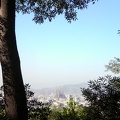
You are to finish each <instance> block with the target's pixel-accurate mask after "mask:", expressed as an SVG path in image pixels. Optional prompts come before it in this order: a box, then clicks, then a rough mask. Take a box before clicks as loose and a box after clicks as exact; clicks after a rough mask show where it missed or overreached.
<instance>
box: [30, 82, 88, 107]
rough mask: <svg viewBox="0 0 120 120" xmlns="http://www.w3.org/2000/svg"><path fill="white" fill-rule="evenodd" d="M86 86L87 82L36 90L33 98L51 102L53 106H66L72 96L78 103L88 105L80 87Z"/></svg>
mask: <svg viewBox="0 0 120 120" xmlns="http://www.w3.org/2000/svg"><path fill="white" fill-rule="evenodd" d="M81 86H82V87H86V84H84V83H82V84H77V85H65V86H61V87H56V88H46V89H41V90H37V91H35V95H34V97H33V98H32V99H36V100H38V101H39V102H43V103H47V102H50V103H51V106H52V107H56V108H57V107H59V106H60V107H66V106H67V103H68V102H69V101H70V98H71V97H72V98H73V100H74V101H75V102H76V103H77V104H78V105H87V102H86V101H85V99H84V97H83V96H82V95H81V91H80V88H81Z"/></svg>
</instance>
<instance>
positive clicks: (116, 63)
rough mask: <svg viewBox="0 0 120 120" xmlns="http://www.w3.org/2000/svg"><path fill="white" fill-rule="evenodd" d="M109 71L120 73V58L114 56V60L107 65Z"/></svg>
mask: <svg viewBox="0 0 120 120" xmlns="http://www.w3.org/2000/svg"><path fill="white" fill-rule="evenodd" d="M105 67H106V70H107V71H109V70H110V71H111V72H113V73H115V74H119V73H120V58H116V57H115V58H114V60H110V62H109V63H108V65H105Z"/></svg>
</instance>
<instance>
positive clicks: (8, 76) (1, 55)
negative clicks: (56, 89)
mask: <svg viewBox="0 0 120 120" xmlns="http://www.w3.org/2000/svg"><path fill="white" fill-rule="evenodd" d="M0 2H1V3H0V5H1V6H0V62H1V66H2V75H3V86H4V97H5V111H6V117H7V118H8V119H9V120H27V104H26V95H25V90H24V84H23V79H22V74H21V68H20V59H19V55H18V51H17V45H16V37H15V0H0Z"/></svg>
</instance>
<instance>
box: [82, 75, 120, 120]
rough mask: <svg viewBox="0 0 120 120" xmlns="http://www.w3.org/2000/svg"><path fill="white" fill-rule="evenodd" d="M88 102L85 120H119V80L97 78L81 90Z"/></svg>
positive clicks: (114, 78)
mask: <svg viewBox="0 0 120 120" xmlns="http://www.w3.org/2000/svg"><path fill="white" fill-rule="evenodd" d="M82 94H83V96H84V97H85V99H86V100H87V101H88V107H86V112H87V116H86V118H87V120H120V78H119V77H111V76H105V77H99V78H98V79H97V80H91V81H89V83H88V88H83V89H82Z"/></svg>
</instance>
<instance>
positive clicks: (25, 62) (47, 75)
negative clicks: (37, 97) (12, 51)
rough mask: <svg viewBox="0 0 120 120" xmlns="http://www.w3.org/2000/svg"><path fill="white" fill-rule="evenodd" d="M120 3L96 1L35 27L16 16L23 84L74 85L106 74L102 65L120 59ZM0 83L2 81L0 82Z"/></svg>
mask: <svg viewBox="0 0 120 120" xmlns="http://www.w3.org/2000/svg"><path fill="white" fill-rule="evenodd" d="M119 12H120V0H99V1H98V2H96V4H94V5H89V6H88V9H84V10H79V11H78V20H77V21H75V22H74V21H73V22H72V23H71V24H69V23H68V22H67V21H66V20H65V19H64V16H63V15H61V16H57V17H56V18H55V19H54V20H53V21H52V22H48V21H45V22H44V24H42V25H38V24H35V23H34V22H33V21H32V15H22V14H17V17H16V36H17V44H18V50H19V54H20V58H21V67H22V74H23V79H24V83H29V84H31V88H44V87H52V86H60V85H64V84H77V83H83V82H87V81H88V80H93V79H96V78H98V77H99V76H104V75H106V74H108V72H105V67H104V66H105V64H107V63H108V62H109V60H111V59H113V58H114V57H120V53H119V52H120V36H119V35H118V34H117V30H118V29H120V14H119ZM0 83H1V81H0Z"/></svg>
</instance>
